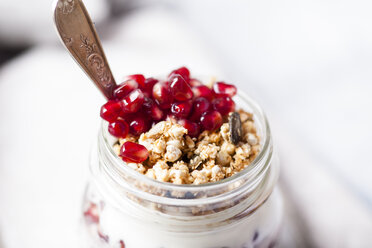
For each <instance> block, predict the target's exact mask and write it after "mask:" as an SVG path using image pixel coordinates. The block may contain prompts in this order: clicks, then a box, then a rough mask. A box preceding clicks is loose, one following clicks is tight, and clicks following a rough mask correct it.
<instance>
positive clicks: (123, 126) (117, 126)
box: [108, 119, 129, 138]
mask: <svg viewBox="0 0 372 248" xmlns="http://www.w3.org/2000/svg"><path fill="white" fill-rule="evenodd" d="M108 131H109V133H110V134H112V135H113V136H115V137H118V138H125V137H126V136H127V134H128V131H129V127H128V124H127V123H126V122H125V121H124V120H123V119H117V120H116V121H113V122H110V124H109V126H108Z"/></svg>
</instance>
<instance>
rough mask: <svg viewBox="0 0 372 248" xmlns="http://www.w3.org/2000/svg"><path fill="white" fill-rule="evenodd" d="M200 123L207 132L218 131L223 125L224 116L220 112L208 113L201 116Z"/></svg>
mask: <svg viewBox="0 0 372 248" xmlns="http://www.w3.org/2000/svg"><path fill="white" fill-rule="evenodd" d="M200 123H201V125H202V126H203V128H204V129H205V130H210V131H212V130H216V129H217V128H219V127H220V126H221V125H222V116H221V114H220V113H219V112H218V111H215V110H214V111H208V112H206V113H204V114H203V115H202V116H201V118H200Z"/></svg>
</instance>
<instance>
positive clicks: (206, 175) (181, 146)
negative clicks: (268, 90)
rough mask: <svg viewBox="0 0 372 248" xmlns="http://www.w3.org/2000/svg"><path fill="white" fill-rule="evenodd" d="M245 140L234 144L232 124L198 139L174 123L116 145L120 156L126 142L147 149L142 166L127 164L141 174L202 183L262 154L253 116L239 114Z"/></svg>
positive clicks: (227, 174) (233, 171) (164, 123)
mask: <svg viewBox="0 0 372 248" xmlns="http://www.w3.org/2000/svg"><path fill="white" fill-rule="evenodd" d="M238 112H239V114H240V119H241V126H242V137H241V140H240V142H239V143H238V144H236V145H234V144H233V142H232V141H231V138H230V137H231V135H230V132H231V130H230V125H229V123H228V121H226V120H225V122H224V124H223V125H222V126H221V127H220V128H219V129H217V130H215V131H204V132H202V133H201V134H200V135H199V137H198V138H191V137H190V136H188V135H187V129H185V128H184V127H183V126H181V125H179V124H177V123H176V122H173V121H171V120H167V121H162V122H159V123H157V124H156V125H155V126H153V127H152V128H151V129H150V130H149V131H148V132H146V133H143V134H141V136H140V137H139V138H138V137H134V136H128V137H126V138H125V139H119V141H118V143H117V144H115V145H114V149H115V152H116V153H117V154H118V155H119V153H120V146H121V145H122V144H123V143H124V142H126V141H132V142H137V143H139V144H141V145H143V146H145V147H146V148H147V150H148V151H149V158H148V159H147V160H146V161H145V162H143V163H138V164H136V163H128V166H130V167H132V168H133V169H135V170H136V171H138V172H139V173H142V174H144V175H146V176H148V177H150V178H153V179H155V180H158V181H162V182H170V183H175V184H203V183H208V182H216V181H219V180H222V179H224V178H227V177H230V176H232V175H234V174H236V173H237V172H239V171H241V170H242V169H244V168H246V167H247V166H248V165H249V164H250V163H251V162H252V161H253V160H254V159H255V158H256V156H257V154H258V153H259V151H260V145H259V137H258V135H257V132H256V127H255V124H254V121H253V116H252V114H251V113H247V112H245V111H243V110H240V111H238Z"/></svg>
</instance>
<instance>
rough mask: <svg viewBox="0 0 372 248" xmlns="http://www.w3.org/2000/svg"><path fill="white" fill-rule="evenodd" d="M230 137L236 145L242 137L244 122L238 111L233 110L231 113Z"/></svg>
mask: <svg viewBox="0 0 372 248" xmlns="http://www.w3.org/2000/svg"><path fill="white" fill-rule="evenodd" d="M229 124H230V139H231V142H232V143H233V144H235V145H237V144H238V143H239V141H240V140H241V139H242V123H241V121H240V115H239V113H238V112H232V113H230V115H229Z"/></svg>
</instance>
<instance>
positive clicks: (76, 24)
mask: <svg viewBox="0 0 372 248" xmlns="http://www.w3.org/2000/svg"><path fill="white" fill-rule="evenodd" d="M54 22H55V26H56V28H57V31H58V34H59V36H60V38H61V41H62V43H63V44H64V46H65V47H66V49H67V50H68V51H69V52H70V54H71V56H72V57H73V58H74V60H75V61H76V62H77V63H78V64H79V65H80V67H81V68H82V69H83V71H84V72H85V73H86V74H87V75H88V77H90V79H91V80H92V81H93V83H94V84H95V85H96V86H97V87H98V89H99V90H100V91H101V92H102V94H103V95H104V96H105V97H106V98H107V99H112V98H113V90H114V88H115V87H116V83H115V79H114V77H113V75H112V73H111V70H110V67H109V64H108V63H107V59H106V56H105V53H104V52H103V49H102V46H101V42H100V39H99V37H98V35H97V32H96V29H95V28H94V25H93V23H92V20H91V18H90V16H89V14H88V11H87V10H86V8H85V6H84V4H83V2H82V1H81V0H57V3H56V5H55V9H54Z"/></svg>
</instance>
